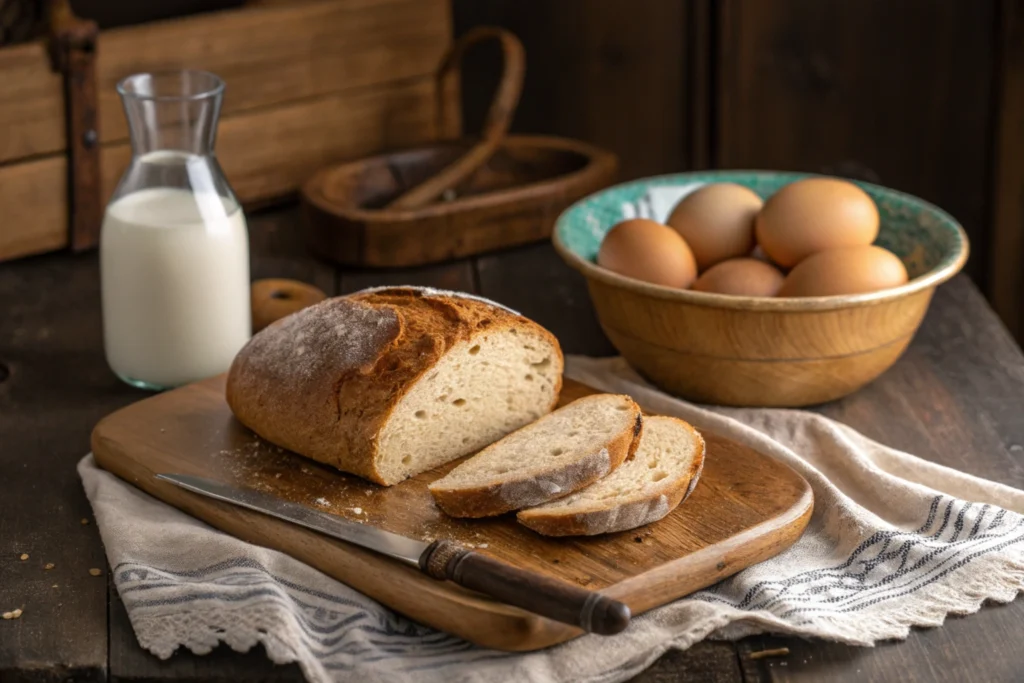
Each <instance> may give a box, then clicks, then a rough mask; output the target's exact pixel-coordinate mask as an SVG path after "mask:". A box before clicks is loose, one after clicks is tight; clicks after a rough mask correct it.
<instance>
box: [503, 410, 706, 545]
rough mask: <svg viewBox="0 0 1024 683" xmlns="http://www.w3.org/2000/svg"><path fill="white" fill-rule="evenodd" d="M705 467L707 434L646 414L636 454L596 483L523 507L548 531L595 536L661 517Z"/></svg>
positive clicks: (527, 520)
mask: <svg viewBox="0 0 1024 683" xmlns="http://www.w3.org/2000/svg"><path fill="white" fill-rule="evenodd" d="M703 467H704V439H703V438H702V437H701V435H700V433H699V432H698V431H697V430H696V429H694V428H693V427H692V426H691V425H690V424H689V423H687V422H684V421H683V420H679V419H677V418H674V417H646V418H644V430H643V436H642V437H641V439H640V447H639V448H638V449H637V451H636V456H635V457H634V458H633V459H632V460H630V461H629V462H627V463H625V464H623V465H622V466H621V467H619V468H618V469H617V470H615V471H614V472H612V473H611V474H609V475H608V476H607V477H605V478H604V479H601V480H600V481H598V482H597V483H595V484H593V485H591V486H589V487H587V488H585V489H583V490H582V491H579V492H578V493H575V494H573V495H571V496H566V497H565V498H560V499H558V500H556V501H554V502H553V503H548V504H546V505H541V506H539V507H534V508H530V509H527V510H521V511H520V512H519V514H518V519H519V521H520V522H521V523H522V524H525V525H526V526H528V527H530V528H531V529H533V530H534V531H537V532H538V533H541V534H544V535H546V536H580V535H583V536H591V535H594V534H606V533H610V532H613V531H626V530H627V529H635V528H636V527H638V526H643V525H644V524H650V523H651V522H656V521H658V520H659V519H661V518H662V517H664V516H665V515H667V514H668V513H670V512H671V511H672V510H674V509H675V508H676V506H678V505H679V504H680V503H681V502H682V501H684V500H686V498H688V497H689V495H690V493H692V492H693V489H694V487H695V486H696V485H697V480H698V479H700V473H701V470H702V469H703Z"/></svg>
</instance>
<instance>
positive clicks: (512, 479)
mask: <svg viewBox="0 0 1024 683" xmlns="http://www.w3.org/2000/svg"><path fill="white" fill-rule="evenodd" d="M642 426H643V418H642V417H641V415H640V408H639V406H637V404H636V403H634V402H633V399H631V398H630V397H628V396H619V395H615V394H596V395H593V396H587V397H585V398H581V399H578V400H576V401H573V402H572V403H570V404H569V405H567V406H564V407H562V408H559V409H558V410H556V411H555V412H553V413H551V414H550V415H547V416H545V417H542V418H541V419H539V420H537V421H536V422H534V423H533V424H530V425H527V426H526V427H523V428H522V429H519V430H518V431H515V432H512V433H511V434H509V435H508V436H506V437H505V438H504V439H502V440H501V441H498V442H497V443H494V444H491V445H490V446H488V447H487V448H485V449H484V450H482V451H480V453H478V454H477V455H475V456H473V457H472V458H470V459H469V460H467V461H466V462H464V463H462V464H460V465H459V466H458V467H456V468H455V469H453V470H452V471H451V472H449V473H448V474H447V475H446V476H444V477H442V478H441V479H438V480H437V481H435V482H434V483H432V484H431V485H430V492H431V493H432V494H433V496H434V500H435V501H436V502H437V504H438V506H439V507H440V508H441V509H442V510H444V511H445V512H447V513H448V514H449V515H452V516H453V517H489V516H491V515H500V514H502V513H504V512H509V511H511V510H518V509H520V508H524V507H530V506H532V505H539V504H541V503H546V502H547V501H549V500H554V499H555V498H559V497H561V496H565V495H568V494H570V493H572V492H573V491H577V490H579V489H581V488H584V487H585V486H588V485H590V484H592V483H593V482H595V481H597V480H598V479H600V478H601V477H603V476H605V475H607V474H608V473H609V472H612V471H614V470H615V468H617V467H618V466H619V465H621V464H622V462H623V461H624V460H626V459H627V458H631V457H633V453H634V452H635V451H636V447H637V444H638V442H639V440H640V433H641V430H642Z"/></svg>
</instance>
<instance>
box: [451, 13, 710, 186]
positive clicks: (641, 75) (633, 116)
mask: <svg viewBox="0 0 1024 683" xmlns="http://www.w3.org/2000/svg"><path fill="white" fill-rule="evenodd" d="M687 4H688V3H686V2H683V0H633V1H632V2H621V0H560V1H559V2H548V1H546V0H500V1H492V2H476V1H475V0H456V2H455V3H454V12H455V29H456V33H457V34H462V33H465V32H466V31H467V30H468V29H469V28H471V27H472V26H475V25H480V24H497V25H499V26H503V27H505V28H508V29H510V30H512V31H513V32H514V33H516V35H518V36H519V38H520V39H521V40H522V41H523V44H524V46H525V47H526V62H527V65H526V70H527V71H526V72H527V77H526V83H525V86H524V89H523V96H522V99H521V102H520V105H519V109H518V111H517V113H516V120H515V123H514V125H513V130H515V131H523V132H536V133H551V134H555V135H565V136H568V137H576V138H581V139H583V140H587V141H589V142H593V143H595V144H597V145H600V146H602V147H605V148H607V149H609V150H610V151H612V152H615V153H616V154H618V155H619V157H620V159H621V161H622V165H621V169H620V175H621V176H622V177H623V178H635V177H639V176H643V175H652V174H656V173H666V172H669V171H680V170H683V169H685V168H689V167H690V166H691V163H692V162H691V160H690V159H689V158H688V157H687V154H688V147H689V144H688V142H687V139H686V137H687V131H688V130H689V129H690V117H689V113H688V106H687V91H688V83H687V79H688V73H689V70H688V67H687V64H688V45H687V41H686V40H685V37H686V35H687V30H688V22H689V20H690V16H689V13H688V11H687ZM481 53H482V51H481ZM467 62H468V63H467V64H466V65H465V68H464V70H463V73H464V79H465V84H466V86H465V87H464V97H465V100H466V106H465V110H466V119H465V126H466V128H467V130H477V129H478V128H479V126H480V122H481V121H482V120H483V116H484V112H485V111H486V108H487V105H488V103H489V101H490V93H491V90H492V89H493V85H492V84H494V83H497V80H498V74H499V73H500V71H499V66H498V64H499V60H498V58H497V56H496V53H495V54H493V55H487V54H481V56H480V57H477V56H475V55H474V57H473V59H472V60H467Z"/></svg>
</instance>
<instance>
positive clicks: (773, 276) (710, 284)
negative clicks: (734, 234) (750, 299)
mask: <svg viewBox="0 0 1024 683" xmlns="http://www.w3.org/2000/svg"><path fill="white" fill-rule="evenodd" d="M784 277H785V276H784V275H783V274H782V273H781V272H779V269H778V268H776V267H775V266H772V265H769V264H767V263H765V262H764V261H758V260H757V259H753V258H734V259H729V260H728V261H722V262H721V263H716V264H715V265H713V266H711V267H710V268H708V269H707V270H706V271H705V272H704V273H703V274H702V275H701V276H700V277H699V278H697V281H696V282H694V283H693V289H694V290H696V291H698V292H715V293H716V294H733V295H735V296H775V294H776V292H778V291H779V287H781V286H782V280H783V278H784Z"/></svg>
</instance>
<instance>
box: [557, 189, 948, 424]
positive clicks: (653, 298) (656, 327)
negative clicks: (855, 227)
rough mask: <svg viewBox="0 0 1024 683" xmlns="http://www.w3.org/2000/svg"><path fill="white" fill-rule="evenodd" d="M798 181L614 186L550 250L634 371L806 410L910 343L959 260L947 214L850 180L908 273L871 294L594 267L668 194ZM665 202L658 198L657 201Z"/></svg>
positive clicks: (731, 397) (588, 203)
mask: <svg viewBox="0 0 1024 683" xmlns="http://www.w3.org/2000/svg"><path fill="white" fill-rule="evenodd" d="M804 177H807V175H806V174H796V173H777V172H770V171H722V172H707V173H683V174H678V175H669V176H661V177H656V178H648V179H644V180H638V181H635V182H630V183H625V184H622V185H616V186H614V187H611V188H608V189H607V190H604V191H602V192H598V193H596V194H593V195H591V196H590V197H588V198H586V199H583V200H581V201H579V202H577V203H576V204H574V205H573V206H571V207H569V208H568V209H567V210H566V211H565V212H564V213H563V214H562V215H561V216H560V217H559V219H558V221H557V222H556V224H555V231H554V235H553V241H554V245H555V249H556V250H557V251H558V253H559V254H560V255H561V256H562V258H563V259H564V260H565V261H566V263H568V264H569V265H570V266H572V267H573V268H575V269H576V270H578V271H580V272H581V273H583V275H584V276H585V277H586V278H587V284H588V286H589V289H590V296H591V299H592V301H593V303H594V308H595V309H596V310H597V317H598V319H599V320H600V323H601V327H602V328H603V329H604V331H605V333H606V334H607V335H608V338H609V339H610V340H611V342H612V343H613V344H614V345H615V348H617V349H618V350H619V352H620V353H622V355H623V356H624V357H625V359H626V360H627V361H628V362H629V363H630V365H632V366H633V367H634V368H635V369H636V370H637V371H638V372H640V374H642V375H643V376H644V377H646V378H647V379H649V380H650V381H651V382H653V383H654V384H656V385H658V386H660V387H661V388H663V389H665V390H667V391H670V392H672V393H674V394H677V395H679V396H682V397H684V398H688V399H691V400H694V401H700V402H706V403H718V404H723V405H733V406H790V407H793V406H805V405H810V404H814V403H822V402H824V401H831V400H833V399H836V398H839V397H841V396H845V395H846V394H849V393H851V392H853V391H856V390H857V389H859V388H860V387H862V386H864V385H865V384H867V383H868V382H870V381H872V380H873V379H875V378H876V377H878V376H879V375H881V374H882V373H883V372H885V370H887V369H888V368H889V367H890V366H891V365H892V364H893V363H894V362H896V359H897V358H899V357H900V355H901V354H902V353H903V351H904V350H905V349H906V348H907V346H908V345H909V344H910V340H911V338H912V337H913V335H914V332H916V331H917V328H918V326H919V325H920V324H921V320H922V319H923V318H924V314H925V311H926V310H927V309H928V303H929V302H930V301H931V298H932V293H933V292H934V290H935V287H936V285H938V284H940V283H942V282H945V281H946V280H948V279H949V278H951V277H953V275H955V274H956V273H957V272H958V271H959V270H960V268H961V267H962V266H963V264H964V262H965V261H966V260H967V253H968V244H967V235H966V234H965V233H964V231H963V229H962V228H961V227H960V225H959V224H958V223H957V222H956V220H954V219H953V218H952V217H951V216H950V215H949V214H947V213H945V212H944V211H942V210H941V209H939V208H937V207H935V206H932V205H931V204H928V203H927V202H924V201H922V200H920V199H917V198H916V197H912V196H910V195H907V194H904V193H902V192H897V191H895V190H890V189H887V188H883V187H879V186H877V185H870V184H867V183H858V185H860V186H861V187H862V188H863V189H864V190H865V191H866V192H867V193H868V194H869V195H870V196H871V198H872V199H873V200H874V201H875V203H876V204H877V205H878V210H879V212H880V214H881V230H880V232H879V236H878V239H877V240H876V244H878V245H880V246H883V247H885V248H886V249H889V250H890V251H892V252H894V253H895V254H896V255H898V256H899V257H900V258H901V259H902V260H903V262H904V264H905V265H906V266H907V271H908V272H909V274H910V277H911V280H910V282H908V283H907V284H905V285H903V286H900V287H895V288H893V289H887V290H883V291H879V292H872V293H869V294H857V295H851V296H828V297H811V298H784V299H783V298H756V297H740V296H729V295H724V294H709V293H705V292H694V291H691V290H681V289H673V288H671V287H663V286H660V285H653V284H649V283H646V282H641V281H639V280H634V279H632V278H627V277H624V276H621V275H618V274H616V273H613V272H611V271H608V270H606V269H604V268H600V267H598V266H597V264H596V263H595V257H596V255H597V250H598V248H599V246H600V244H601V240H602V239H603V238H604V235H605V233H606V232H607V231H608V230H609V229H610V228H611V227H612V226H613V225H614V224H615V223H617V222H618V221H620V220H623V219H624V218H628V217H633V216H637V215H641V216H647V217H650V218H653V219H655V220H664V219H665V215H660V214H662V213H666V214H667V212H668V210H670V209H671V206H667V207H666V206H661V207H659V206H657V202H652V201H651V199H652V198H656V197H661V199H662V200H664V198H665V195H666V190H665V189H658V188H666V187H673V186H683V185H693V186H699V185H700V184H704V183H709V182H733V183H738V184H741V185H745V186H747V187H749V188H751V189H752V190H754V191H755V192H757V193H758V194H759V195H760V196H761V197H763V198H767V197H768V196H770V195H771V194H773V193H774V192H775V191H776V190H778V189H779V188H781V187H782V186H783V185H786V184H787V183H790V182H793V181H794V180H798V179H800V178H804ZM662 203H664V201H662Z"/></svg>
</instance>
